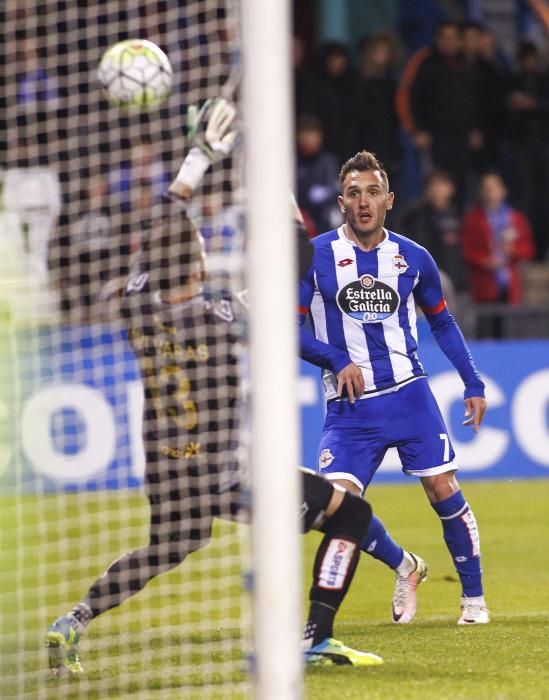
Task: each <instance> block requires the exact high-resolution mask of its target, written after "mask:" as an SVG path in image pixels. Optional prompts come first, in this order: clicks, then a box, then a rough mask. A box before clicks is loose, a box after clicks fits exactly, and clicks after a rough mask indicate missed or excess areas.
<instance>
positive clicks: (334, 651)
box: [46, 99, 382, 676]
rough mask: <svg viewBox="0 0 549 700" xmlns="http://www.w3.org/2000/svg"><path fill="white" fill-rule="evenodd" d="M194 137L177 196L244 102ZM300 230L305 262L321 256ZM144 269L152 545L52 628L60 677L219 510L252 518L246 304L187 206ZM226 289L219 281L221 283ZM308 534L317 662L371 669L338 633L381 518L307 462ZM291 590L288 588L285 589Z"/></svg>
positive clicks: (155, 236)
mask: <svg viewBox="0 0 549 700" xmlns="http://www.w3.org/2000/svg"><path fill="white" fill-rule="evenodd" d="M195 117H196V125H197V127H200V126H201V124H203V123H205V124H206V129H205V133H204V134H203V135H202V138H199V135H200V129H196V130H195V132H194V144H195V145H194V146H193V147H192V148H191V150H190V152H189V154H188V155H187V157H186V158H185V161H184V163H183V165H182V166H181V169H180V171H179V173H178V176H177V178H176V180H175V181H174V183H173V184H172V185H171V187H170V194H171V195H172V198H175V199H177V200H181V201H183V202H185V201H187V200H189V199H190V198H191V196H192V193H193V191H194V190H195V188H196V187H197V186H198V184H199V183H200V181H201V179H202V177H203V175H204V173H205V172H206V170H207V169H208V168H209V167H210V165H211V163H212V162H213V161H214V159H215V158H218V157H219V156H221V157H223V156H226V155H228V153H229V152H230V150H231V148H232V146H233V144H234V141H235V136H236V133H235V132H234V131H231V125H232V123H233V120H234V117H235V110H234V107H232V105H230V104H229V103H227V102H226V101H225V100H223V99H217V100H213V101H210V102H208V103H206V105H205V106H204V107H203V109H202V110H201V111H200V112H199V113H198V114H195ZM309 255H310V251H309V246H308V242H307V239H306V237H305V236H304V233H303V231H301V232H300V267H302V268H304V269H306V268H307V267H308V264H309V262H310V258H309V259H307V258H308V257H309ZM141 267H142V270H143V271H142V272H140V273H139V274H137V275H134V276H132V277H130V279H129V280H128V281H127V284H126V286H125V289H124V292H123V296H122V299H121V300H120V310H121V314H122V316H123V318H124V320H125V322H126V325H127V329H128V338H129V341H130V343H131V345H132V347H133V350H134V352H135V355H136V357H137V360H138V364H139V367H140V372H141V375H142V378H143V383H144V388H145V411H144V425H143V441H144V446H145V454H146V468H145V493H146V496H147V498H148V500H149V504H150V535H149V541H148V543H147V544H146V545H145V546H144V547H141V548H139V549H136V550H134V551H131V552H127V553H126V554H124V555H123V556H121V557H120V558H118V559H116V560H115V561H114V562H113V563H112V564H111V565H110V566H109V568H108V569H107V570H106V572H105V573H104V574H103V575H102V576H101V577H100V578H99V579H98V580H97V581H96V582H95V583H94V584H93V585H92V587H91V588H90V589H89V591H88V593H87V594H86V595H85V597H84V598H83V599H82V600H81V601H80V602H78V603H77V604H76V605H75V606H74V607H73V608H72V609H71V610H70V611H69V612H68V613H67V614H66V615H64V616H62V617H59V618H58V619H57V620H55V622H54V623H53V624H52V625H51V626H50V628H49V629H48V632H47V634H46V645H47V647H48V653H49V664H50V668H51V670H52V673H53V674H54V675H55V676H60V675H62V674H65V673H68V674H70V675H74V676H77V675H78V674H80V673H81V672H82V666H81V664H80V661H79V655H78V643H79V640H80V637H81V635H82V633H83V632H84V630H85V629H86V627H87V625H88V624H89V623H90V622H91V621H92V620H93V619H94V618H96V617H97V616H99V615H101V614H102V613H104V612H106V611H107V610H110V609H112V608H115V607H117V606H118V605H120V604H121V603H122V602H124V601H125V600H126V599H128V598H129V597H130V596H132V595H134V594H135V593H138V592H139V591H140V590H142V589H143V588H144V587H145V585H146V584H147V583H148V582H149V581H150V580H151V579H153V578H155V577H156V576H158V575H160V574H162V573H165V572H167V571H169V570H170V569H172V568H174V567H175V566H177V565H178V564H180V563H181V562H182V561H183V560H184V559H185V558H186V557H187V555H188V554H190V553H192V552H194V551H197V550H198V549H201V548H202V547H204V546H206V545H207V543H208V542H209V539H210V537H211V532H212V525H213V520H214V518H215V517H221V518H225V519H240V520H248V519H249V513H248V510H247V508H246V506H245V505H244V501H245V498H243V489H242V487H241V482H242V480H241V475H240V472H239V463H238V459H237V457H236V455H237V453H238V451H237V446H238V431H239V417H240V413H241V410H242V400H241V393H240V391H241V390H240V387H239V363H240V361H241V357H240V354H241V349H240V348H241V343H240V341H241V334H242V327H243V324H242V323H241V322H240V321H241V319H242V315H243V313H244V309H243V308H242V307H241V305H240V302H239V301H238V300H235V299H234V298H233V297H232V296H231V295H230V294H228V293H226V292H223V291H221V287H220V286H218V287H217V291H216V292H214V293H213V294H212V295H210V296H208V295H206V294H205V289H204V282H205V258H204V252H203V247H202V242H201V237H200V235H199V234H198V233H197V231H196V229H195V227H194V225H193V223H192V222H191V221H190V219H189V218H188V217H187V215H186V214H185V212H184V211H182V210H181V207H180V204H178V205H177V208H176V205H174V204H173V203H169V204H166V208H165V211H164V212H163V215H162V216H160V217H159V218H158V219H156V220H155V221H153V222H152V225H151V232H150V239H149V242H148V245H147V246H146V247H145V248H144V250H143V251H142V257H141ZM211 282H212V284H211V287H212V289H214V290H215V289H216V285H215V280H211ZM302 484H303V503H302V507H301V512H302V513H303V522H302V525H303V531H304V532H307V531H308V530H310V529H312V528H314V529H320V530H322V532H324V538H323V540H322V542H321V544H320V546H319V549H318V552H317V555H316V559H315V563H314V569H313V583H312V586H311V589H310V601H311V602H310V611H309V617H308V621H307V624H306V627H305V633H304V640H303V650H304V654H305V660H306V662H307V663H311V664H316V663H321V664H330V663H339V664H349V665H361V666H371V665H377V664H380V663H382V659H381V658H380V657H378V656H376V655H375V654H369V653H363V652H359V651H355V650H354V649H351V648H349V647H347V646H345V645H343V644H342V643H341V642H338V641H337V640H334V639H333V621H334V617H335V614H336V612H337V610H338V608H339V606H340V605H341V602H342V600H343V598H344V596H345V594H346V592H347V590H348V588H349V585H350V582H351V579H352V577H353V575H354V572H355V569H356V566H357V563H358V558H359V553H360V543H361V541H362V539H363V537H364V535H365V534H366V531H367V530H368V526H369V524H370V520H371V517H372V513H371V509H370V506H369V505H368V503H366V502H365V501H363V500H362V499H361V498H358V497H357V496H353V495H352V494H350V493H348V492H346V491H344V490H342V489H341V488H340V487H337V486H335V485H333V484H331V483H330V482H329V481H327V480H325V479H323V478H322V477H319V476H317V475H315V474H313V473H312V472H307V471H306V470H302ZM281 595H282V592H281Z"/></svg>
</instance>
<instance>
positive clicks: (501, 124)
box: [475, 29, 510, 170]
mask: <svg viewBox="0 0 549 700" xmlns="http://www.w3.org/2000/svg"><path fill="white" fill-rule="evenodd" d="M477 55H478V58H477V62H476V68H475V72H476V73H475V78H476V83H477V94H478V95H479V105H480V122H481V129H482V133H483V135H484V149H483V161H482V163H483V166H484V169H485V170H486V169H496V170H500V169H501V168H503V167H505V149H504V148H503V147H502V144H503V142H504V139H505V132H506V125H507V108H506V101H507V92H508V89H509V77H510V73H509V67H508V65H507V63H506V62H505V60H504V59H503V57H502V54H501V53H500V52H499V51H498V46H497V42H496V37H495V35H494V34H493V33H492V32H491V31H490V30H489V29H481V31H480V34H479V36H478V43H477Z"/></svg>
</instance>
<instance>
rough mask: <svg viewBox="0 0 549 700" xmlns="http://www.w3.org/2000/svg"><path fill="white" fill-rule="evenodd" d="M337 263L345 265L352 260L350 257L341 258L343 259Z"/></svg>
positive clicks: (340, 265) (349, 263)
mask: <svg viewBox="0 0 549 700" xmlns="http://www.w3.org/2000/svg"><path fill="white" fill-rule="evenodd" d="M337 264H338V266H339V267H347V265H352V264H353V261H352V260H351V258H343V260H340V261H339V262H338V263H337Z"/></svg>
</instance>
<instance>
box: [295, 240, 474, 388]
mask: <svg viewBox="0 0 549 700" xmlns="http://www.w3.org/2000/svg"><path fill="white" fill-rule="evenodd" d="M312 243H313V246H314V258H313V262H312V264H311V266H310V267H309V269H308V271H307V273H306V275H305V276H304V277H303V278H302V280H301V283H300V298H299V303H300V312H301V317H302V318H301V320H302V323H303V322H304V320H305V317H306V315H307V313H310V317H311V321H312V324H313V328H314V337H313V335H311V333H310V332H308V331H307V330H306V329H305V328H301V355H302V357H303V358H304V359H305V360H308V361H309V362H312V363H313V364H316V365H319V366H321V367H323V380H324V386H325V389H326V398H327V399H328V400H330V399H334V398H336V397H337V379H336V375H337V374H338V372H340V371H341V370H342V369H343V368H344V367H345V366H347V365H348V364H349V363H350V362H354V363H355V364H356V365H357V366H358V367H360V368H361V370H362V374H363V376H364V383H365V394H364V397H363V398H366V397H368V396H375V395H379V394H380V393H384V392H386V391H391V390H394V388H395V387H398V386H400V385H403V384H406V383H408V382H409V381H412V380H414V379H416V378H417V377H421V376H424V375H425V372H424V370H423V367H422V365H421V362H420V361H419V358H418V355H417V345H418V339H417V329H416V311H415V304H416V303H417V304H418V305H419V306H420V307H421V308H422V309H423V311H424V312H425V314H426V317H427V319H428V321H429V323H430V325H431V329H432V331H433V333H434V335H435V337H436V338H437V340H438V342H439V344H440V346H441V348H442V349H443V351H444V352H445V353H446V355H447V356H448V357H449V358H450V360H451V361H452V362H453V364H454V366H455V367H456V369H457V370H458V371H459V373H460V375H461V377H462V379H463V381H464V383H465V386H466V392H465V394H466V396H483V389H484V384H483V382H482V380H481V378H480V376H479V374H478V372H477V371H476V369H475V366H474V364H473V360H472V358H471V355H470V353H469V350H468V348H467V346H466V344H465V341H464V339H463V336H462V335H461V332H460V330H459V328H458V327H457V324H456V323H455V321H454V319H453V317H452V316H451V315H450V314H449V313H448V310H447V309H446V303H445V301H444V298H443V295H442V288H441V284H440V276H439V273H438V270H437V266H436V264H435V262H434V260H433V258H432V257H431V255H430V254H429V253H428V252H427V250H425V248H423V247H421V246H419V245H417V244H416V243H414V242H413V241H411V240H410V239H408V238H406V237H404V236H401V235H398V234H396V233H393V232H392V231H387V230H386V231H385V238H384V240H383V241H382V242H381V243H380V244H379V245H378V246H377V247H376V248H374V249H373V250H371V251H368V252H366V251H363V250H362V249H360V248H359V247H358V246H356V245H355V244H354V243H352V242H351V241H350V240H349V239H348V238H347V237H346V236H345V233H344V230H343V227H340V228H339V229H337V230H333V231H328V233H325V234H322V235H321V236H318V237H317V238H314V239H313V241H312Z"/></svg>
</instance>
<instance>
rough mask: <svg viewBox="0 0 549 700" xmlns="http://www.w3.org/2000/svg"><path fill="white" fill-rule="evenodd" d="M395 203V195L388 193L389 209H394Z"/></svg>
mask: <svg viewBox="0 0 549 700" xmlns="http://www.w3.org/2000/svg"><path fill="white" fill-rule="evenodd" d="M394 203H395V193H394V192H387V209H392V208H393V204H394Z"/></svg>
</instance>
